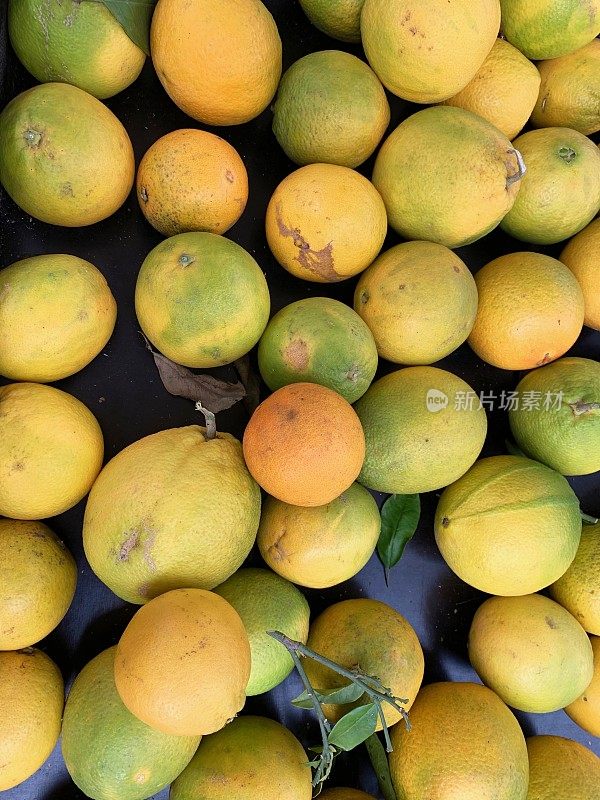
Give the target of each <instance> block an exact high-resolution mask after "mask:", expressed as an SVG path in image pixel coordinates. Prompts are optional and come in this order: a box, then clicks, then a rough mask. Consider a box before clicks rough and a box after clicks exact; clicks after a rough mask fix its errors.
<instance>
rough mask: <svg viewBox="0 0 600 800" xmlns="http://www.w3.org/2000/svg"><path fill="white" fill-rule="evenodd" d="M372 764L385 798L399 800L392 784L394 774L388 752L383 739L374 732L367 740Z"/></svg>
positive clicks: (366, 743)
mask: <svg viewBox="0 0 600 800" xmlns="http://www.w3.org/2000/svg"><path fill="white" fill-rule="evenodd" d="M365 745H366V747H367V751H368V753H369V758H370V759H371V764H372V765H373V769H374V770H375V775H377V782H378V783H379V788H380V789H381V794H382V795H383V796H384V798H385V800H397V798H396V792H395V791H394V785H393V784H392V776H391V775H390V765H389V763H388V759H387V754H386V752H385V748H384V746H383V745H382V744H381V739H380V738H379V736H377V734H376V733H373V734H372V735H371V736H369V738H368V739H367V740H366V741H365Z"/></svg>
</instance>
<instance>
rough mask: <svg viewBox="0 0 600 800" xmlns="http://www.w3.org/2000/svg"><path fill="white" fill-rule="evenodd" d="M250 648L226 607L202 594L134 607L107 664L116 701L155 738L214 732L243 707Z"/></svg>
mask: <svg viewBox="0 0 600 800" xmlns="http://www.w3.org/2000/svg"><path fill="white" fill-rule="evenodd" d="M249 677H250V645H249V643H248V636H247V635H246V630H245V628H244V624H243V622H242V620H241V619H240V617H239V615H238V613H237V611H235V610H234V609H233V608H232V607H231V606H230V605H229V603H228V602H227V601H226V600H224V599H223V598H222V597H219V595H218V594H215V593H214V592H207V591H205V590H204V589H174V590H173V591H171V592H166V594H161V595H160V597H156V598H154V600H151V601H150V602H149V603H147V604H146V605H145V606H142V607H141V608H140V609H139V610H138V611H137V612H136V614H135V615H134V617H133V619H132V620H131V622H130V623H129V625H128V626H127V627H126V628H125V631H124V633H123V635H122V636H121V639H120V640H119V643H118V645H117V653H116V656H115V683H116V686H117V691H118V692H119V695H120V697H121V700H122V701H123V702H124V703H125V705H126V706H127V708H128V709H129V711H131V713H132V714H134V715H135V716H136V717H138V719H141V720H142V722H145V723H146V724H147V725H150V727H152V728H155V729H156V730H158V731H161V732H162V733H169V734H175V735H177V736H203V735H204V734H207V733H214V732H215V731H218V730H220V729H221V728H222V727H223V726H224V725H225V724H226V723H227V722H228V721H229V720H230V719H231V718H232V717H234V716H235V715H236V714H237V713H238V711H240V710H241V708H242V706H243V705H244V702H245V700H246V686H247V685H248V678H249Z"/></svg>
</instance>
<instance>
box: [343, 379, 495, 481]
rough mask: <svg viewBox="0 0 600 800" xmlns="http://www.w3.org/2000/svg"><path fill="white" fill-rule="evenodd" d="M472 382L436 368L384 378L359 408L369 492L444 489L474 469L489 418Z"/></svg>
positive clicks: (364, 477) (364, 476)
mask: <svg viewBox="0 0 600 800" xmlns="http://www.w3.org/2000/svg"><path fill="white" fill-rule="evenodd" d="M469 397H471V398H473V397H474V394H473V390H472V389H471V387H470V386H469V384H468V383H465V381H463V380H461V378H459V377H457V376H456V375H453V374H452V373H451V372H446V370H443V369H438V368H436V367H407V368H406V369H401V370H397V371H396V372H391V373H389V374H388V375H385V376H384V377H383V378H380V379H379V380H378V381H375V383H374V384H373V385H372V386H371V388H370V389H369V390H368V391H367V392H366V394H364V395H363V396H362V397H361V398H360V400H359V401H358V402H357V403H356V405H355V408H356V413H357V414H358V417H359V419H360V421H361V424H362V426H363V429H364V432H365V440H366V455H365V462H364V465H363V467H362V470H361V473H360V475H359V478H358V480H359V481H360V483H362V484H363V485H364V486H367V487H368V488H369V489H374V490H376V491H378V492H388V493H390V494H394V493H398V494H412V493H420V492H431V491H434V490H435V489H441V488H442V486H447V485H448V484H449V483H451V482H452V481H455V480H457V479H458V478H460V476H461V475H463V474H464V473H465V472H466V471H467V470H468V469H469V467H470V466H471V465H472V464H473V462H474V461H475V459H476V458H477V456H478V455H479V453H480V452H481V448H482V447H483V443H484V440H485V435H486V432H487V418H486V414H485V411H484V409H483V407H481V405H479V404H478V403H475V402H471V401H470V400H469Z"/></svg>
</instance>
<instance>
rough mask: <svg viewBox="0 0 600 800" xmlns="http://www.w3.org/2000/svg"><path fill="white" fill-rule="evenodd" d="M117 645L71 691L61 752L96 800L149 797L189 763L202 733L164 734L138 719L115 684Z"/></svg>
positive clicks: (81, 785)
mask: <svg viewBox="0 0 600 800" xmlns="http://www.w3.org/2000/svg"><path fill="white" fill-rule="evenodd" d="M116 649H117V648H116V647H110V648H109V649H108V650H104V651H103V652H102V653H100V655H98V656H96V658H94V659H92V660H91V661H90V662H89V663H88V664H86V666H85V667H84V668H83V669H82V671H81V672H80V673H79V675H78V676H77V677H76V678H75V681H74V683H73V685H72V687H71V691H70V692H69V696H68V698H67V703H66V705H65V712H64V718H63V725H62V734H61V743H62V753H63V758H64V760H65V764H66V767H67V770H68V772H69V775H70V776H71V778H72V779H73V781H74V782H75V783H76V784H77V786H78V787H79V788H80V789H81V791H82V792H84V793H85V794H86V795H87V797H91V798H93V800H111V798H119V800H145V798H147V797H150V796H151V795H154V794H155V793H156V792H160V791H161V790H162V789H164V788H165V786H167V785H168V784H169V783H171V781H173V780H175V778H176V777H177V776H178V775H179V774H180V773H181V771H182V770H183V769H184V768H185V767H186V766H187V765H188V763H189V761H190V759H191V758H192V756H193V755H194V753H195V751H196V748H197V747H198V744H199V741H200V737H198V736H174V735H173V734H167V733H160V731H156V730H154V729H153V728H150V727H149V726H148V725H146V724H145V723H143V722H141V721H140V720H139V719H138V718H137V717H134V715H133V714H131V713H130V712H129V711H128V710H127V709H126V708H125V706H124V705H123V702H122V700H121V698H120V697H119V694H118V692H117V687H116V686H115V674H114V662H115V653H116Z"/></svg>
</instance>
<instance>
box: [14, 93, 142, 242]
mask: <svg viewBox="0 0 600 800" xmlns="http://www.w3.org/2000/svg"><path fill="white" fill-rule="evenodd" d="M134 173H135V164H134V157H133V148H132V146H131V141H130V140H129V136H128V135H127V131H126V130H125V128H124V127H123V125H122V124H121V123H120V122H119V120H118V119H117V117H115V115H114V114H113V113H112V111H110V109H108V108H107V107H106V106H105V105H104V104H103V103H101V102H100V101H99V100H97V99H96V98H95V97H92V95H91V94H88V93H87V92H84V91H83V90H82V89H78V88H77V87H76V86H70V85H69V84H66V83H43V84H41V85H39V86H34V87H33V89H28V90H27V91H25V92H22V93H21V94H19V95H17V96H16V97H15V98H13V100H11V101H10V103H9V104H8V105H7V106H6V107H5V108H4V110H3V111H2V113H1V114H0V182H1V183H2V185H3V186H4V188H5V189H6V191H7V193H8V194H9V195H10V197H11V198H12V199H13V200H14V201H15V203H16V204H17V205H18V206H20V207H21V208H22V209H23V211H25V213H26V214H30V215H31V216H32V217H35V218H36V219H39V220H41V221H42V222H49V223H50V224H51V225H64V226H66V227H71V228H73V227H74V228H76V227H80V226H83V225H92V224H93V223H95V222H100V221H101V220H103V219H106V217H110V215H111V214H114V212H115V211H117V209H119V208H120V207H121V206H122V205H123V203H124V202H125V200H126V199H127V196H128V195H129V192H130V191H131V187H132V186H133V178H134Z"/></svg>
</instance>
